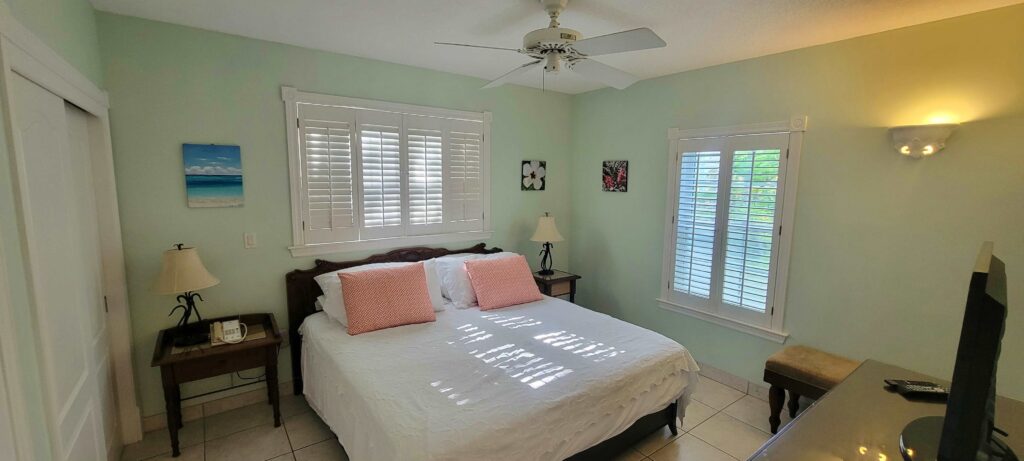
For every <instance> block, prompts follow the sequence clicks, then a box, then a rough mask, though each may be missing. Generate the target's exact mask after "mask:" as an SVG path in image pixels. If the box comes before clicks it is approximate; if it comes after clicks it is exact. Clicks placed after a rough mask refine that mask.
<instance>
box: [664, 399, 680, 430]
mask: <svg viewBox="0 0 1024 461" xmlns="http://www.w3.org/2000/svg"><path fill="white" fill-rule="evenodd" d="M665 411H666V412H668V414H667V415H665V416H667V417H668V430H669V432H671V433H672V435H673V436H675V435H679V428H678V427H676V415H677V414H679V403H678V402H672V404H671V405H669V406H668V408H667V409H666V410H665Z"/></svg>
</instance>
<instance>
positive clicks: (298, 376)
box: [284, 243, 501, 395]
mask: <svg viewBox="0 0 1024 461" xmlns="http://www.w3.org/2000/svg"><path fill="white" fill-rule="evenodd" d="M499 251H501V248H487V247H486V246H485V245H484V244H483V243H480V244H477V245H476V246H473V247H470V248H463V249H461V250H449V249H447V248H427V247H413V248H399V249H397V250H391V251H389V252H387V253H383V254H377V255H373V256H370V257H369V258H366V259H361V260H358V261H338V262H334V261H325V260H322V259H318V260H316V263H315V266H314V267H313V268H312V269H297V270H294V271H291V272H289V273H288V274H287V275H285V276H284V283H285V287H286V288H287V289H288V341H289V342H290V344H291V353H292V379H293V387H294V391H295V395H301V394H302V363H301V362H302V337H301V336H300V335H299V326H300V325H302V321H303V320H305V319H306V317H308V316H310V315H313V314H315V313H316V307H315V305H314V303H315V302H316V298H317V296H320V295H322V294H323V291H321V290H320V286H319V285H317V283H316V281H315V280H313V277H316V276H318V275H320V274H323V273H326V272H333V271H336V270H339V269H345V268H349V267H355V266H362V265H364V264H372V263H392V262H416V261H425V260H428V259H431V258H438V257H441V256H445V255H450V254H456V253H483V254H489V253H497V252H499Z"/></svg>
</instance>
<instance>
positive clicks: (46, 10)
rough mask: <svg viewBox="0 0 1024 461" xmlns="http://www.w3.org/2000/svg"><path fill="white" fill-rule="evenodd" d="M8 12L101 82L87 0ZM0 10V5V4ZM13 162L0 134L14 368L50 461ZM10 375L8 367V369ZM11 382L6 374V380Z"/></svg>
mask: <svg viewBox="0 0 1024 461" xmlns="http://www.w3.org/2000/svg"><path fill="white" fill-rule="evenodd" d="M6 3H7V4H8V7H9V8H8V9H9V10H10V13H11V14H12V15H13V16H14V18H15V19H16V20H18V22H20V23H21V24H22V25H23V26H25V27H27V28H28V29H29V30H30V31H31V32H32V33H33V34H35V35H36V36H37V37H39V38H40V39H41V40H42V41H43V42H44V43H46V44H47V45H49V46H50V47H51V48H53V49H54V50H55V51H56V52H57V53H58V54H60V55H61V56H62V57H64V58H65V59H66V60H68V61H69V62H70V63H71V64H72V65H74V66H75V67H76V68H78V69H79V70H81V71H82V73H83V74H85V75H86V77H88V78H89V79H90V80H92V81H93V82H94V83H96V84H97V85H100V84H102V81H103V79H102V64H101V62H100V58H99V55H100V53H99V42H98V40H97V35H96V18H95V16H94V14H93V10H92V6H90V5H89V2H88V1H87V0H6ZM0 6H2V5H0ZM8 107H9V106H8V102H7V101H3V106H2V108H0V122H2V123H3V124H4V125H5V126H6V124H7V112H8ZM14 168H15V165H14V161H13V159H12V158H11V156H10V151H9V150H8V143H7V133H6V129H5V130H0V217H2V218H3V219H0V255H2V263H3V264H4V271H3V272H5V273H6V275H7V280H6V284H7V286H8V287H9V290H10V295H11V306H12V309H11V314H12V317H13V320H14V329H15V331H17V335H18V338H17V343H18V344H19V347H18V351H17V353H18V368H19V371H20V372H21V373H20V375H19V376H17V377H16V378H17V379H19V380H20V386H21V389H22V391H23V395H22V397H24V402H23V404H24V405H25V408H26V410H27V418H28V420H27V421H19V424H22V425H27V426H28V427H29V428H30V429H29V432H31V434H32V440H33V447H32V449H33V452H34V454H35V456H36V459H40V460H45V459H50V441H49V435H48V429H47V426H46V413H45V407H44V403H43V397H42V382H41V379H40V375H39V373H40V369H39V362H38V356H37V353H36V348H35V344H36V342H35V322H34V320H33V317H32V312H31V310H30V309H29V290H28V280H27V278H26V271H25V265H24V264H25V258H26V255H25V253H24V248H23V246H22V227H21V223H20V217H19V215H18V211H17V210H18V207H17V197H16V195H15V193H14V179H15V177H14ZM7 370H8V371H10V368H9V367H8V368H7ZM8 378H10V376H9V377H8Z"/></svg>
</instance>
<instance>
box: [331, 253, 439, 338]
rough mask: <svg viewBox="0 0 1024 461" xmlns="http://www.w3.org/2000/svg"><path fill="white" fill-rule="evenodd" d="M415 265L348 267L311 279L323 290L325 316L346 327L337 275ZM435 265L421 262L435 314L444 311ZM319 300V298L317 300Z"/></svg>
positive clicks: (343, 301)
mask: <svg viewBox="0 0 1024 461" xmlns="http://www.w3.org/2000/svg"><path fill="white" fill-rule="evenodd" d="M409 264H415V263H374V264H365V265H362V266H356V267H349V268H347V269H341V270H336V271H334V272H327V273H323V274H320V275H318V276H316V277H313V280H315V281H316V283H317V285H320V289H321V290H323V292H324V295H323V300H321V301H320V303H321V304H322V305H323V308H324V312H326V313H327V316H328V317H330V318H332V319H334V320H337V321H338V322H340V323H341V324H342V325H345V326H346V327H347V326H348V316H346V315H345V296H344V295H343V294H342V292H341V278H340V277H339V276H338V274H340V273H343V272H361V271H366V270H373V269H385V268H388V267H402V266H407V265H409ZM435 266H436V264H435V262H434V260H433V259H430V260H426V261H423V271H424V272H425V274H426V278H427V291H428V292H429V294H430V303H431V304H433V306H434V311H435V312H441V311H443V310H444V297H443V296H442V295H441V282H440V280H439V279H438V275H437V269H436V268H435ZM317 299H319V298H317Z"/></svg>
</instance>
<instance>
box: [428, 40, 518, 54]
mask: <svg viewBox="0 0 1024 461" xmlns="http://www.w3.org/2000/svg"><path fill="white" fill-rule="evenodd" d="M434 44H435V45H448V46H464V47H467V48H485V49H488V50H503V51H515V52H519V50H518V49H516V48H502V47H500V46H484V45H468V44H465V43H450V42H434Z"/></svg>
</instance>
